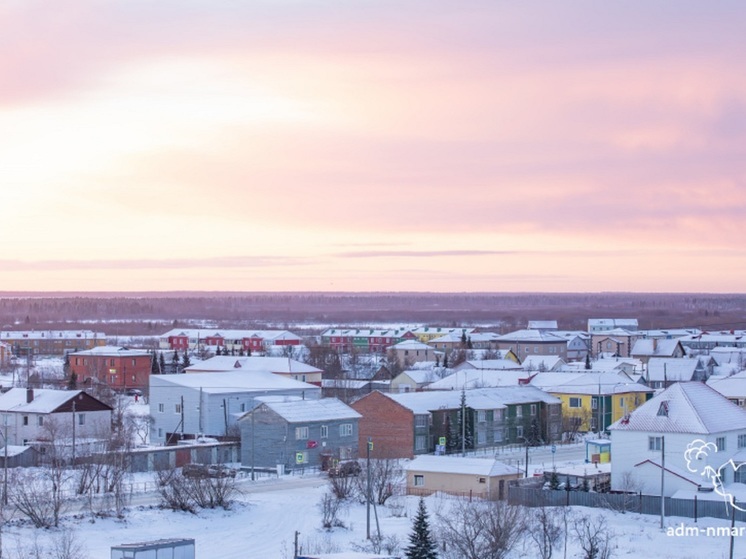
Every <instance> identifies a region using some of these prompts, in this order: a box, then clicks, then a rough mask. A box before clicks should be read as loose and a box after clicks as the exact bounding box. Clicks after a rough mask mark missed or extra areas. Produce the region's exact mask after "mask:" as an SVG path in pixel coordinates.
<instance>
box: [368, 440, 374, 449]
mask: <svg viewBox="0 0 746 559" xmlns="http://www.w3.org/2000/svg"><path fill="white" fill-rule="evenodd" d="M368 450H370V451H372V450H373V441H368Z"/></svg>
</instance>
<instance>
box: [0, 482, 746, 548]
mask: <svg viewBox="0 0 746 559" xmlns="http://www.w3.org/2000/svg"><path fill="white" fill-rule="evenodd" d="M326 483H327V481H326V479H325V478H324V477H319V476H313V477H306V478H297V477H296V478H283V479H280V480H267V481H263V482H254V484H253V485H250V486H248V487H247V489H249V491H250V492H249V491H247V492H246V494H244V495H243V496H242V497H241V498H240V500H239V501H238V502H237V503H236V504H235V506H234V508H233V510H230V511H224V510H222V509H221V510H210V511H202V512H200V513H198V514H190V513H181V512H178V513H177V512H171V511H165V510H160V509H158V508H157V507H156V506H150V505H148V506H138V507H132V508H130V509H129V513H128V515H127V517H126V519H124V520H117V519H107V518H105V519H101V518H96V519H91V518H89V517H87V516H85V515H80V516H75V517H67V518H66V519H65V521H64V523H63V526H64V527H63V529H66V530H72V531H73V532H74V533H75V536H76V538H77V539H78V540H79V541H80V542H81V543H82V544H83V546H84V547H85V549H86V553H87V555H83V556H81V557H80V559H83V557H88V558H90V559H104V558H108V557H109V553H110V551H109V550H110V547H111V546H112V545H119V544H122V543H134V542H140V541H150V540H157V539H162V538H182V537H188V538H194V539H195V540H196V549H197V557H198V558H199V559H248V558H264V559H274V558H277V559H291V558H292V555H293V539H294V534H295V532H296V531H298V532H299V533H300V535H299V542H300V543H301V545H302V551H303V552H310V553H330V552H341V551H354V550H360V549H361V548H362V547H365V545H366V539H365V536H366V508H365V506H364V505H361V504H359V503H352V504H350V506H349V508H348V509H347V510H346V511H345V512H344V513H343V514H342V515H341V519H342V521H343V522H344V524H345V528H335V529H334V530H332V531H325V530H323V529H322V528H321V522H320V514H319V509H318V503H319V500H320V499H321V497H322V495H323V493H324V491H325V490H326V489H325V486H326ZM397 499H398V504H399V505H403V507H402V508H403V511H404V512H406V516H402V515H401V513H400V512H398V511H397V510H396V508H395V507H391V508H389V507H380V508H379V509H378V517H379V521H380V529H381V533H382V535H383V536H384V537H385V536H395V537H396V538H398V539H399V540H400V541H401V546H402V548H403V547H405V546H406V543H407V536H408V534H409V532H410V530H411V520H412V518H413V516H414V512H415V510H416V507H417V498H415V497H400V498H397ZM425 501H426V505H427V508H428V512H429V514H430V524H431V527H432V528H433V531H434V532H435V533H436V534H437V531H438V530H437V522H438V519H437V517H438V515H439V514H443V513H445V512H446V511H447V510H448V507H449V506H450V505H451V504H452V503H453V499H452V498H450V497H439V496H431V497H428V498H427V499H426V500H425ZM393 513H396V514H393ZM573 514H577V515H582V514H585V515H592V516H594V517H595V516H598V515H603V516H604V517H605V518H606V519H607V521H608V524H609V526H610V528H611V530H613V533H614V536H613V542H614V553H613V557H635V558H648V557H655V558H656V559H682V558H701V557H708V558H715V559H717V558H725V557H728V552H729V543H730V541H729V538H728V537H725V536H722V535H718V536H715V535H710V536H708V535H706V534H705V533H704V532H703V534H701V535H699V536H691V535H690V536H675V535H667V534H666V531H661V529H660V526H659V522H660V519H659V518H658V517H654V516H642V515H637V514H629V513H628V514H621V513H615V512H612V511H606V510H600V509H584V508H582V507H576V508H574V509H573ZM666 526H667V527H671V528H676V527H680V526H686V527H700V528H706V527H708V526H709V527H722V528H725V527H726V526H729V523H728V522H727V521H723V520H714V519H700V521H699V522H698V523H697V524H695V523H694V522H693V521H692V520H691V519H679V518H667V519H666ZM737 526H740V525H737ZM375 531H376V524H375V517H374V515H373V514H372V513H371V532H372V533H375ZM742 531H746V530H742ZM60 532H61V530H34V529H33V528H31V527H30V526H27V525H24V524H22V523H18V522H11V525H10V526H8V527H6V528H5V530H4V533H3V546H4V548H5V549H6V553H5V554H3V557H11V558H13V557H21V556H23V555H19V554H17V552H16V550H17V548H18V544H19V543H20V544H21V546H25V547H27V548H28V546H30V545H31V544H32V543H33V542H34V540H35V539H36V540H37V542H38V543H39V544H41V545H47V546H48V545H50V542H51V541H52V540H53V539H54V538H55V537H59V534H60ZM735 551H736V552H735V555H734V557H746V536H743V537H736V539H735ZM536 556H537V553H536V551H535V549H533V548H532V547H531V546H530V545H529V544H528V543H524V544H520V545H518V546H516V547H515V548H514V550H513V551H512V553H511V554H510V556H509V557H511V558H517V557H536ZM554 556H555V557H563V556H564V550H563V548H562V544H560V546H559V548H558V549H556V550H555V555H554ZM567 557H581V555H580V550H579V548H578V546H577V545H575V544H574V543H573V542H572V541H571V542H570V544H569V546H568V549H567Z"/></svg>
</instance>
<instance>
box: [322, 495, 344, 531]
mask: <svg viewBox="0 0 746 559" xmlns="http://www.w3.org/2000/svg"><path fill="white" fill-rule="evenodd" d="M318 507H319V512H321V526H322V527H323V528H324V529H326V530H331V529H332V528H336V527H340V528H343V527H344V523H343V522H342V520H341V519H340V518H339V514H340V512H341V511H342V510H343V508H344V503H343V501H341V500H340V499H338V498H337V497H336V496H335V495H334V494H333V493H331V492H329V491H327V492H325V493H324V494H323V495H322V496H321V500H320V501H319V504H318Z"/></svg>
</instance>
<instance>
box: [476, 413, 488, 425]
mask: <svg viewBox="0 0 746 559" xmlns="http://www.w3.org/2000/svg"><path fill="white" fill-rule="evenodd" d="M477 421H478V422H479V423H484V422H485V421H487V413H486V412H485V411H484V410H479V411H478V412H477Z"/></svg>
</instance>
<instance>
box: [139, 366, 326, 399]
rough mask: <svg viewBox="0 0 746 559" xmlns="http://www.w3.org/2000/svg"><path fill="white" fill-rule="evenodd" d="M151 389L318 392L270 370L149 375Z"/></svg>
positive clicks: (225, 392)
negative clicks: (170, 387)
mask: <svg viewBox="0 0 746 559" xmlns="http://www.w3.org/2000/svg"><path fill="white" fill-rule="evenodd" d="M150 386H151V388H153V387H165V386H181V387H184V388H191V389H194V390H203V391H204V392H206V393H211V394H231V393H245V392H257V391H262V390H307V391H308V390H310V391H312V392H313V391H319V390H320V389H319V388H318V387H317V386H314V385H312V384H307V383H305V382H301V381H299V380H294V379H291V378H287V377H284V376H280V375H276V374H274V373H270V372H269V371H254V372H252V374H250V375H247V374H246V373H245V372H230V373H220V374H215V373H193V374H189V375H151V376H150Z"/></svg>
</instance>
